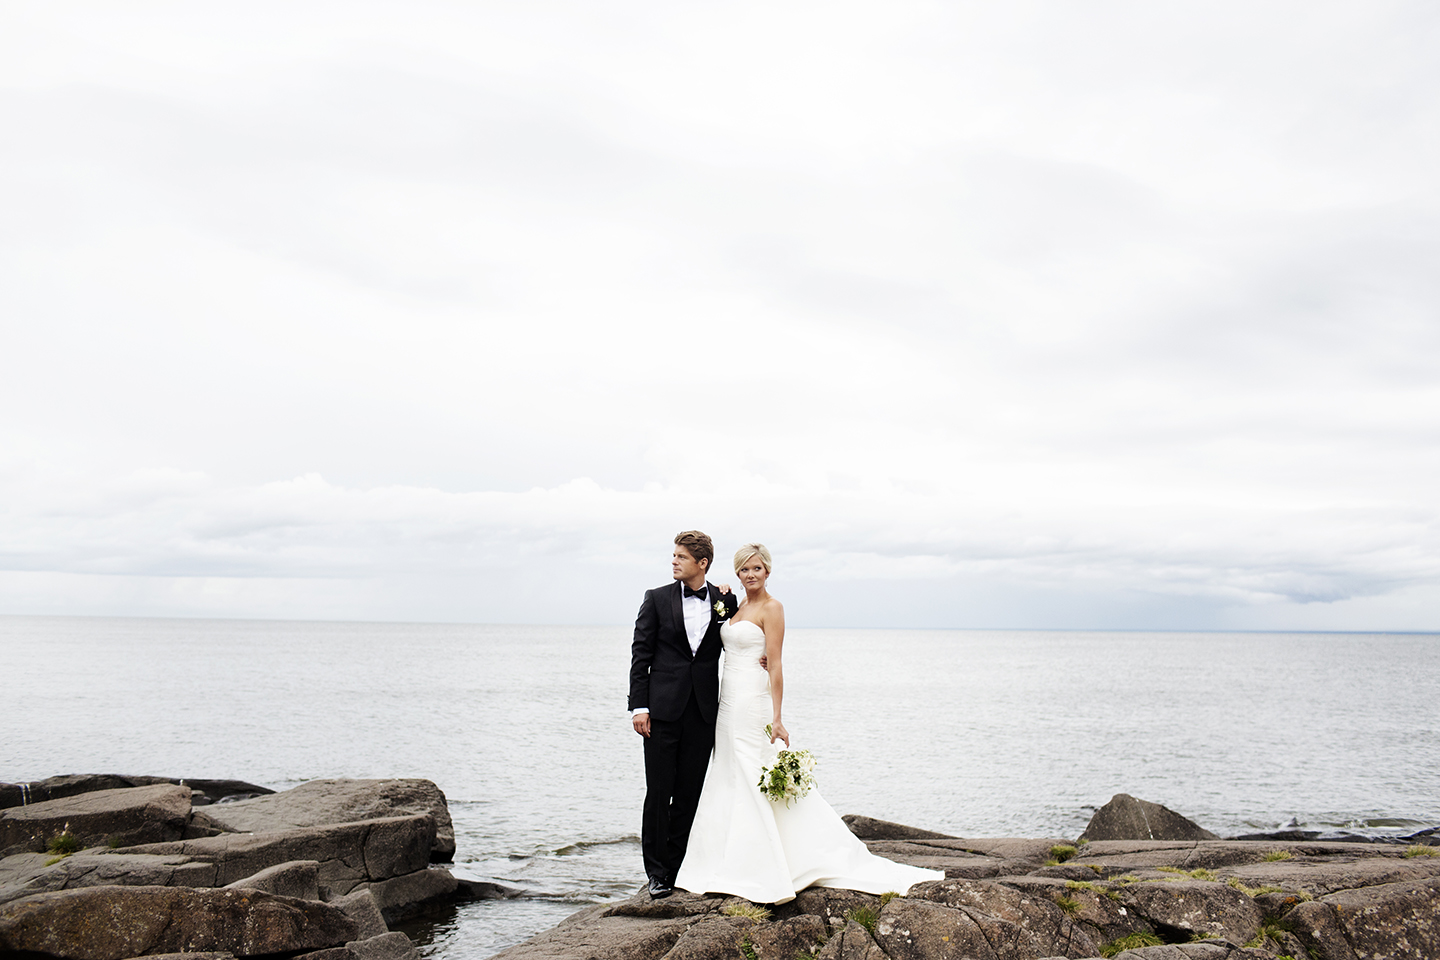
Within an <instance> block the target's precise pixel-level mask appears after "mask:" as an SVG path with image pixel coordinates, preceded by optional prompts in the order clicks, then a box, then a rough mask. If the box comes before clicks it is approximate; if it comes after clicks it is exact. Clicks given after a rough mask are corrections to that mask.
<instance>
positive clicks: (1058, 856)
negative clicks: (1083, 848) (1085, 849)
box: [1045, 843, 1080, 867]
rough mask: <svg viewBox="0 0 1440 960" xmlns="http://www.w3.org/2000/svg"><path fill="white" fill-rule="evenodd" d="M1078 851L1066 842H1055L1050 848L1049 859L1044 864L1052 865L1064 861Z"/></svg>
mask: <svg viewBox="0 0 1440 960" xmlns="http://www.w3.org/2000/svg"><path fill="white" fill-rule="evenodd" d="M1079 852H1080V851H1079V850H1077V849H1075V848H1074V847H1072V846H1071V845H1070V844H1068V843H1057V844H1055V846H1053V847H1051V848H1050V859H1049V860H1047V861H1045V865H1046V866H1050V867H1053V866H1055V865H1056V864H1060V863H1064V862H1065V861H1066V860H1069V859H1070V858H1071V857H1073V856H1075V854H1077V853H1079Z"/></svg>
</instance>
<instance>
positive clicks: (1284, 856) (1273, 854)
mask: <svg viewBox="0 0 1440 960" xmlns="http://www.w3.org/2000/svg"><path fill="white" fill-rule="evenodd" d="M1293 856H1295V854H1293V853H1291V852H1290V851H1289V850H1271V851H1270V852H1269V853H1267V854H1265V856H1264V857H1262V858H1261V860H1260V862H1261V863H1275V862H1276V861H1277V860H1289V859H1290V858H1291V857H1293Z"/></svg>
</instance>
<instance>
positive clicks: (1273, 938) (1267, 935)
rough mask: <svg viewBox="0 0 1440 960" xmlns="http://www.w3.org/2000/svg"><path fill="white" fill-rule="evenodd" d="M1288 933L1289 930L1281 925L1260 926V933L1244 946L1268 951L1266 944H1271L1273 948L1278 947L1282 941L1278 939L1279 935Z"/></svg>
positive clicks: (1267, 924) (1268, 924)
mask: <svg viewBox="0 0 1440 960" xmlns="http://www.w3.org/2000/svg"><path fill="white" fill-rule="evenodd" d="M1289 932H1290V931H1289V928H1287V927H1285V926H1284V925H1283V924H1279V923H1266V924H1262V925H1261V927H1260V932H1259V933H1257V934H1255V936H1254V937H1252V938H1251V939H1249V940H1248V941H1246V943H1245V946H1247V947H1259V948H1260V949H1262V950H1265V949H1268V948H1267V947H1266V946H1265V945H1266V944H1267V943H1273V944H1274V945H1275V946H1277V947H1278V946H1280V945H1281V944H1282V943H1283V941H1282V940H1281V939H1280V935H1281V934H1284V933H1289Z"/></svg>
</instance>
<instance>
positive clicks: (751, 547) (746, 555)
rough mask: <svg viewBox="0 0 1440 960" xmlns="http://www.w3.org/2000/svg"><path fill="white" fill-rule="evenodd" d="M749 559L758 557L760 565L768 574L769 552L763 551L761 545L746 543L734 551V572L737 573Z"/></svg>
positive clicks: (763, 547)
mask: <svg viewBox="0 0 1440 960" xmlns="http://www.w3.org/2000/svg"><path fill="white" fill-rule="evenodd" d="M751 557H759V558H760V565H761V566H762V567H764V568H765V572H766V573H769V572H770V551H769V550H766V549H765V544H763V543H747V544H745V546H743V547H741V548H740V549H739V550H736V551H735V572H736V573H739V572H740V568H741V567H742V566H744V565H745V561H746V560H749V559H750V558H751Z"/></svg>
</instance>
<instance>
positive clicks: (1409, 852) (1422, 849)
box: [1403, 843, 1440, 857]
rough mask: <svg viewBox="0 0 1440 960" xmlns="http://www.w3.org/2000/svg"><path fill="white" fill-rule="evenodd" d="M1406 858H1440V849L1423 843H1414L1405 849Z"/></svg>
mask: <svg viewBox="0 0 1440 960" xmlns="http://www.w3.org/2000/svg"><path fill="white" fill-rule="evenodd" d="M1403 856H1405V857H1440V847H1427V846H1425V844H1423V843H1413V844H1411V845H1410V846H1408V847H1406V848H1405V853H1404V854H1403Z"/></svg>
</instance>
